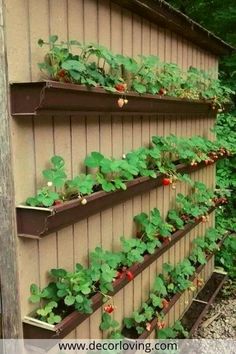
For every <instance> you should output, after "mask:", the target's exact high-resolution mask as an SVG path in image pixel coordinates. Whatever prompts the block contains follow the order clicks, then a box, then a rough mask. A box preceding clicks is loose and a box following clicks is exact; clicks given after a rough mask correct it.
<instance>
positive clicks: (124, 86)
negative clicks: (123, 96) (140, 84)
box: [115, 84, 127, 92]
mask: <svg viewBox="0 0 236 354" xmlns="http://www.w3.org/2000/svg"><path fill="white" fill-rule="evenodd" d="M115 89H116V90H117V91H119V92H124V91H126V89H127V84H116V85H115Z"/></svg>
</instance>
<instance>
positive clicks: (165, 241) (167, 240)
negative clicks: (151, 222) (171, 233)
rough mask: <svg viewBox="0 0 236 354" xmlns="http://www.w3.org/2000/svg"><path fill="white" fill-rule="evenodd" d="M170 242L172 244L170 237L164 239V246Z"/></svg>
mask: <svg viewBox="0 0 236 354" xmlns="http://www.w3.org/2000/svg"><path fill="white" fill-rule="evenodd" d="M169 242H170V239H169V237H165V238H164V241H163V244H164V245H168V243H169Z"/></svg>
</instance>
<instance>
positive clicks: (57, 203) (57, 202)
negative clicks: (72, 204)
mask: <svg viewBox="0 0 236 354" xmlns="http://www.w3.org/2000/svg"><path fill="white" fill-rule="evenodd" d="M61 204H62V200H55V202H54V205H61Z"/></svg>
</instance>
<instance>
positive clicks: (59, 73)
mask: <svg viewBox="0 0 236 354" xmlns="http://www.w3.org/2000/svg"><path fill="white" fill-rule="evenodd" d="M58 76H60V77H65V76H66V72H65V70H64V69H61V70H60V71H59V72H58Z"/></svg>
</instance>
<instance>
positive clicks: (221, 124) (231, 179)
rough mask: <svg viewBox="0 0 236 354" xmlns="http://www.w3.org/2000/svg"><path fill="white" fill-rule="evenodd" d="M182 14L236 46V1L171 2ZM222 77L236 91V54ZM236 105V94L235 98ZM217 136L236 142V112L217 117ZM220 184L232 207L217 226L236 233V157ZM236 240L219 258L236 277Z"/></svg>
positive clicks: (223, 168) (220, 174)
mask: <svg viewBox="0 0 236 354" xmlns="http://www.w3.org/2000/svg"><path fill="white" fill-rule="evenodd" d="M167 2H168V3H169V4H170V5H172V6H174V7H176V8H177V9H178V10H180V11H181V12H182V13H184V14H186V15H187V16H189V17H190V18H192V19H193V20H194V21H196V22H198V23H199V24H201V25H202V26H203V27H205V28H206V29H207V30H209V31H211V32H213V33H214V34H215V35H217V36H219V37H220V38H221V39H223V40H224V41H226V42H227V43H229V44H231V45H232V46H234V47H236V1H235V0H224V1H222V0H167ZM219 75H220V77H221V79H223V80H224V83H225V84H227V85H228V86H229V87H230V88H231V89H232V90H234V91H236V52H235V53H232V54H231V55H228V56H225V57H222V58H220V64H219ZM233 100H234V103H236V95H235V96H234V97H233ZM216 134H217V136H218V138H220V139H222V140H223V141H224V140H225V141H231V142H235V146H236V109H235V107H234V108H233V109H232V110H231V112H229V113H228V114H220V115H218V117H217V123H216ZM217 183H218V186H219V187H220V188H225V189H229V190H230V191H231V197H230V198H229V203H228V206H227V207H225V208H224V209H223V210H221V211H220V212H218V213H217V224H218V226H219V227H225V228H227V229H229V230H234V231H236V157H235V156H232V157H230V158H229V159H224V160H222V161H220V162H219V163H218V166H217ZM235 250H236V238H235V237H231V238H230V239H229V240H228V241H227V242H226V243H225V245H224V247H223V249H222V250H221V251H220V252H219V254H218V256H217V264H218V265H222V266H224V267H225V269H226V270H227V271H229V275H230V277H231V278H236V268H235V265H234V266H233V264H234V262H235V261H236V259H235V257H236V255H235Z"/></svg>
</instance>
